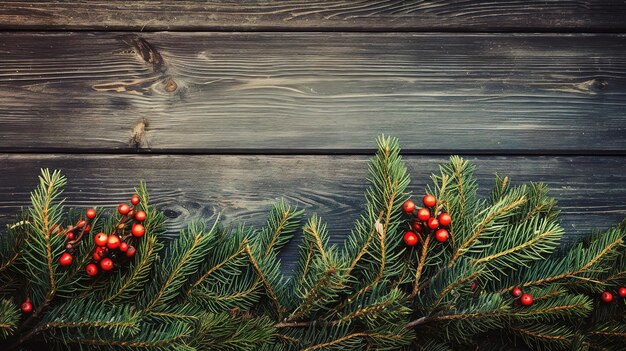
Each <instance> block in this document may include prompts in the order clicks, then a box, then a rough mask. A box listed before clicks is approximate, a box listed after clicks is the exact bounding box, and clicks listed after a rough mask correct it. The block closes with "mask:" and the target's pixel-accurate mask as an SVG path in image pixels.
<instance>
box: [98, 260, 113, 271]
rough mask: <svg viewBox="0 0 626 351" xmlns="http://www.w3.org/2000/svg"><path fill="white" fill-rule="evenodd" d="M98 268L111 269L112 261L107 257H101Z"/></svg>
mask: <svg viewBox="0 0 626 351" xmlns="http://www.w3.org/2000/svg"><path fill="white" fill-rule="evenodd" d="M100 268H102V270H103V271H110V270H111V269H113V261H111V259H110V258H108V257H107V258H104V259H102V261H100Z"/></svg>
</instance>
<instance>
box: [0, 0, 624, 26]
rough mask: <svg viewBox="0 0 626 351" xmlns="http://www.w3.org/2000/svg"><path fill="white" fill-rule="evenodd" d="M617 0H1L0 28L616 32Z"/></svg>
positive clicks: (619, 21) (620, 15)
mask: <svg viewBox="0 0 626 351" xmlns="http://www.w3.org/2000/svg"><path fill="white" fill-rule="evenodd" d="M625 14H626V3H624V2H623V1H617V0H552V1H538V0H532V1H527V0H505V1H485V0H479V1H473V0H472V1H469V0H466V1H452V0H443V1H421V0H411V1H404V0H365V1H354V0H340V1H321V0H317V1H307V0H300V1H292V0H272V1H269V0H267V1H256V0H245V1H239V0H214V1H164V0H161V1H120V0H115V1H54V2H52V1H13V0H9V1H3V3H2V6H1V7H0V28H5V29H46V30H50V29H51V30H58V29H72V30H75V29H107V30H112V29H124V30H141V31H145V30H366V31H372V30H414V31H422V30H426V31H445V30H448V31H538V30H548V31H566V30H569V31H581V30H584V31H617V30H624V29H626V21H624V17H625Z"/></svg>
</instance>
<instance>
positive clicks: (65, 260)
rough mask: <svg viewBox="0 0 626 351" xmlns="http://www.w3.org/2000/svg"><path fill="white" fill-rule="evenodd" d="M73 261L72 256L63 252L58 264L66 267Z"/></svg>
mask: <svg viewBox="0 0 626 351" xmlns="http://www.w3.org/2000/svg"><path fill="white" fill-rule="evenodd" d="M73 260H74V257H72V255H70V254H69V253H67V252H64V253H63V255H61V258H59V264H60V265H61V266H63V267H67V266H69V265H71V264H72V261H73Z"/></svg>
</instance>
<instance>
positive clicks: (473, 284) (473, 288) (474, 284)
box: [471, 282, 478, 291]
mask: <svg viewBox="0 0 626 351" xmlns="http://www.w3.org/2000/svg"><path fill="white" fill-rule="evenodd" d="M471 288H472V291H476V288H478V284H476V282H472V286H471Z"/></svg>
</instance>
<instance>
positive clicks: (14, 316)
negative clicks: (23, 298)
mask: <svg viewBox="0 0 626 351" xmlns="http://www.w3.org/2000/svg"><path fill="white" fill-rule="evenodd" d="M19 321H20V311H19V310H18V309H17V306H15V305H14V304H13V303H12V302H11V301H9V300H5V299H2V300H0V339H6V338H7V337H9V336H10V335H12V334H13V332H14V331H15V329H16V328H17V324H18V323H19Z"/></svg>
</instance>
